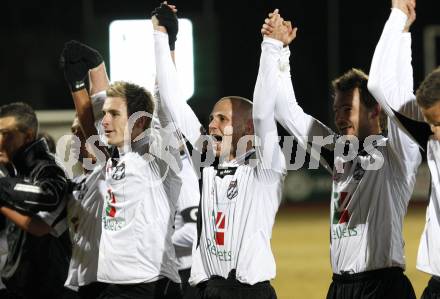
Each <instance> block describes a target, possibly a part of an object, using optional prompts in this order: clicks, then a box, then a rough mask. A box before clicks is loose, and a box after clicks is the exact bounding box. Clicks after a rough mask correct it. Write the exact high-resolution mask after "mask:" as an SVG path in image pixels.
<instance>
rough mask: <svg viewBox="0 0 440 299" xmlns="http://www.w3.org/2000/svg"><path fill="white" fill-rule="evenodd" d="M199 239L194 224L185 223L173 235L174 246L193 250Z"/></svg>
mask: <svg viewBox="0 0 440 299" xmlns="http://www.w3.org/2000/svg"><path fill="white" fill-rule="evenodd" d="M196 237H197V225H196V223H194V222H191V223H185V224H184V225H183V226H182V227H181V228H180V229H178V230H176V231H175V232H174V234H173V236H172V237H171V238H172V241H173V244H174V245H176V246H179V247H188V248H191V247H192V245H193V243H194V241H195V240H196Z"/></svg>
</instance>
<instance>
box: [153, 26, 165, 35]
mask: <svg viewBox="0 0 440 299" xmlns="http://www.w3.org/2000/svg"><path fill="white" fill-rule="evenodd" d="M154 30H156V31H160V32H163V33H167V34H168V32H167V29H166V28H165V27H164V26H160V25H157V26H154Z"/></svg>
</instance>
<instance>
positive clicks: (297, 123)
mask: <svg viewBox="0 0 440 299" xmlns="http://www.w3.org/2000/svg"><path fill="white" fill-rule="evenodd" d="M289 57H290V50H289V48H288V47H285V48H284V49H283V55H282V63H281V64H280V71H281V86H280V89H279V93H278V95H277V99H276V106H275V118H276V120H277V121H278V122H279V123H280V124H281V125H282V126H283V127H284V128H285V129H286V130H287V131H288V132H289V134H291V135H292V136H294V137H295V138H296V139H297V141H298V145H300V146H301V147H302V148H304V149H305V150H307V152H308V153H309V154H310V155H311V156H312V157H313V158H314V159H315V160H317V161H319V162H320V163H321V165H322V166H323V167H324V168H326V169H327V171H329V172H332V168H333V159H332V157H333V146H334V138H335V133H334V132H333V131H332V130H331V129H330V128H328V127H327V126H325V125H324V124H322V123H321V122H320V121H318V120H317V119H315V118H314V117H312V116H310V115H309V114H307V113H305V112H304V110H303V109H302V108H301V106H299V105H298V102H297V100H296V96H295V91H294V89H293V85H292V79H291V76H290V63H289ZM315 136H316V137H319V138H321V137H322V139H329V142H328V143H327V145H325V146H324V148H325V149H327V150H328V151H331V152H330V153H331V158H324V157H323V156H322V154H323V152H322V150H321V149H319V146H318V148H317V149H319V151H315V150H314V149H315V147H314V146H313V147H312V146H311V145H312V144H314V143H318V142H319V140H318V139H315V138H316V137H315ZM330 139H331V140H330ZM314 141H316V142H314ZM312 149H313V150H312Z"/></svg>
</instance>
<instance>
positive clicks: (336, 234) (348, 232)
mask: <svg viewBox="0 0 440 299" xmlns="http://www.w3.org/2000/svg"><path fill="white" fill-rule="evenodd" d="M357 235H358V231H357V228H356V227H353V228H350V227H347V225H346V223H344V224H342V225H335V226H334V227H333V228H332V239H333V240H338V239H342V238H348V237H354V236H357Z"/></svg>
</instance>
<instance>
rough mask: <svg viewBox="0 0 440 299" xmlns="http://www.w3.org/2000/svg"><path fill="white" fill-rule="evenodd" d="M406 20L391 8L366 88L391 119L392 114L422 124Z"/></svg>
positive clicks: (393, 117) (399, 11)
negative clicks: (405, 29) (397, 113)
mask: <svg viewBox="0 0 440 299" xmlns="http://www.w3.org/2000/svg"><path fill="white" fill-rule="evenodd" d="M406 20H407V16H406V15H405V13H403V12H402V11H401V10H400V9H396V8H393V9H392V11H391V14H390V17H389V18H388V21H387V22H386V24H385V26H384V29H383V32H382V35H381V37H380V39H379V42H378V44H377V46H376V50H375V51H374V56H373V61H372V63H371V68H370V74H369V80H368V89H369V90H370V92H371V94H372V95H373V96H374V98H375V99H376V100H377V101H378V102H379V104H380V105H381V106H382V108H383V109H384V110H385V112H386V114H387V115H388V116H389V117H390V118H391V119H395V115H394V111H396V112H399V113H400V114H402V115H404V116H406V117H408V118H411V119H414V120H417V121H423V116H422V114H421V112H420V110H419V109H418V106H417V104H416V101H415V96H414V93H413V73H412V66H411V35H410V33H404V32H403V30H404V27H405V23H406ZM393 110H394V111H393Z"/></svg>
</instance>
